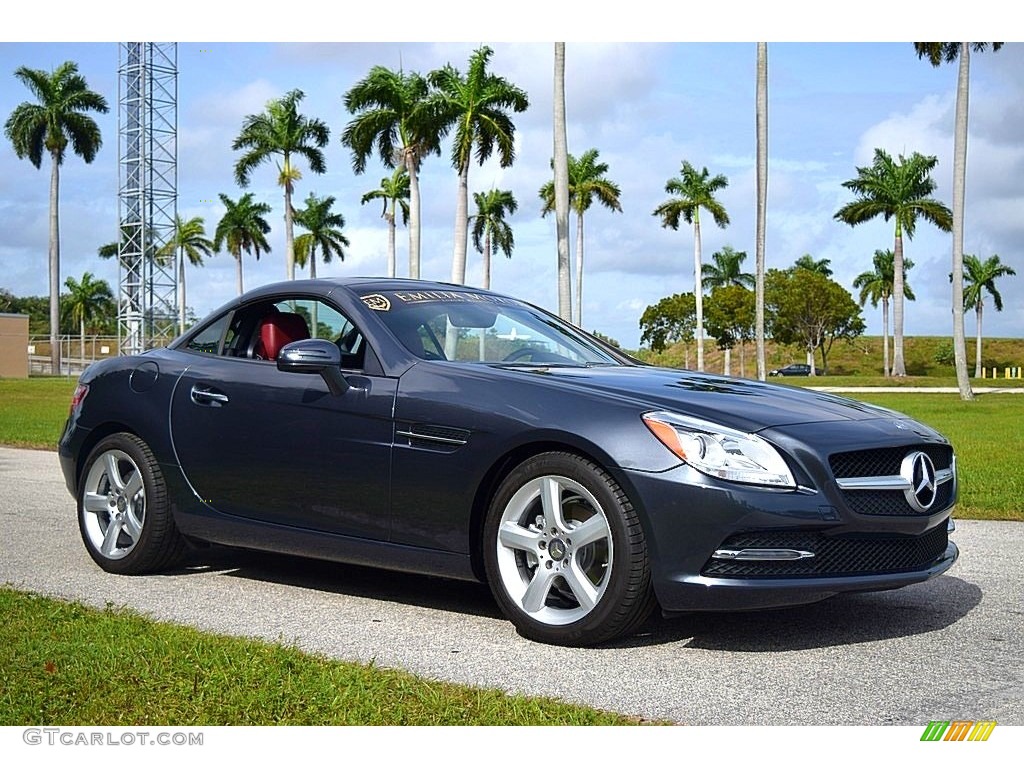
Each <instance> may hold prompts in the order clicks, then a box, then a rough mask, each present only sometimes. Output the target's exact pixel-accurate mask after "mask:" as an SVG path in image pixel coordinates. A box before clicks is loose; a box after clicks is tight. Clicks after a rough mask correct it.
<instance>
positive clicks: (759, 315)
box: [754, 43, 768, 381]
mask: <svg viewBox="0 0 1024 768" xmlns="http://www.w3.org/2000/svg"><path fill="white" fill-rule="evenodd" d="M754 112H755V117H754V122H755V123H756V129H757V142H756V143H757V150H756V154H757V223H756V225H755V235H754V241H755V242H754V284H755V285H754V337H755V339H756V346H757V378H758V379H759V380H761V381H764V380H765V379H766V378H767V376H768V366H767V365H766V363H765V354H764V270H765V265H764V248H765V223H766V218H767V206H768V43H758V44H757V96H756V97H755V106H754Z"/></svg>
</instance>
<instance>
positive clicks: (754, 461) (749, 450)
mask: <svg viewBox="0 0 1024 768" xmlns="http://www.w3.org/2000/svg"><path fill="white" fill-rule="evenodd" d="M643 420H644V424H646V425H647V428H648V429H649V430H651V432H652V433H653V434H654V436H655V437H656V438H658V440H659V441H660V442H661V443H662V444H663V445H664V446H665V447H666V448H668V449H669V450H670V451H672V453H674V454H675V455H676V456H678V457H679V458H680V459H682V460H683V461H685V462H686V463H687V464H689V465H690V466H691V467H693V468H694V469H697V470H700V471H701V472H703V473H704V474H707V475H711V476H712V477H720V478H722V479H723V480H732V481H733V482H737V483H750V484H752V485H770V486H773V487H777V488H795V487H796V481H795V480H794V479H793V475H792V473H791V472H790V471H789V467H788V466H787V464H786V461H785V460H784V459H783V458H782V456H780V455H779V452H778V451H776V450H775V449H774V448H773V447H772V446H771V445H769V444H768V443H767V442H766V441H765V440H762V439H761V438H760V437H758V436H757V435H749V434H747V433H745V432H738V431H736V430H734V429H729V428H728V427H723V426H721V425H719V424H713V423H712V422H710V421H702V420H700V419H694V418H691V417H689V416H681V415H680V414H678V413H670V412H668V411H655V412H653V413H645V414H644V415H643Z"/></svg>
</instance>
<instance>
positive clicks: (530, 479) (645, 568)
mask: <svg viewBox="0 0 1024 768" xmlns="http://www.w3.org/2000/svg"><path fill="white" fill-rule="evenodd" d="M484 547H485V549H484V564H485V567H486V570H487V578H488V581H489V583H490V586H491V591H492V592H493V593H494V597H495V599H496V600H497V601H498V603H499V605H500V606H501V607H502V609H503V610H504V612H505V614H506V615H507V616H508V617H509V619H510V620H511V621H512V623H513V624H515V626H516V628H517V629H518V630H519V631H520V633H521V634H523V635H524V636H526V637H528V638H530V639H533V640H539V641H541V642H546V643H554V644H557V645H593V644H596V643H601V642H606V641H608V640H611V639H614V638H616V637H619V636H621V635H623V634H626V633H628V632H631V631H633V630H634V629H635V628H636V627H637V626H638V625H639V624H640V623H641V622H642V621H643V620H644V619H646V618H647V616H648V615H649V614H650V611H651V609H652V608H653V606H654V596H653V591H652V589H651V579H650V566H649V564H648V558H647V547H646V543H645V540H644V535H643V530H642V529H641V527H640V523H639V521H638V519H637V515H636V511H635V510H634V509H633V506H632V504H631V503H630V501H629V499H628V498H627V497H626V494H625V493H624V492H623V491H622V489H621V488H620V487H619V485H618V484H617V483H616V482H615V481H614V480H613V479H612V477H611V476H610V475H609V474H608V473H607V472H605V471H604V470H603V469H601V468H600V467H599V466H597V465H596V464H594V463H593V462H590V461H587V460H586V459H583V458H581V457H579V456H575V455H573V454H568V453H545V454H540V455H538V456H535V457H533V458H530V459H528V460H527V461H525V462H523V463H522V464H520V465H519V466H518V467H517V468H516V469H515V470H513V471H512V473H511V474H509V476H508V477H507V478H505V480H504V482H502V484H501V486H500V487H499V489H498V492H497V493H496V494H495V497H494V499H493V501H492V503H491V507H490V510H489V513H488V517H487V521H486V523H485V526H484Z"/></svg>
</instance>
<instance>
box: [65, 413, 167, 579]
mask: <svg viewBox="0 0 1024 768" xmlns="http://www.w3.org/2000/svg"><path fill="white" fill-rule="evenodd" d="M78 525H79V529H80V530H81V533H82V541H83V542H84V543H85V548H86V550H87V551H88V552H89V555H90V557H92V559H93V560H95V561H96V563H97V564H98V565H99V566H100V567H101V568H102V569H103V570H105V571H109V572H111V573H125V574H140V573H151V572H153V571H159V570H162V569H166V568H168V567H170V566H171V565H173V564H174V563H175V562H176V561H177V560H178V559H179V558H180V556H181V554H182V552H183V551H184V548H185V543H184V539H183V538H182V537H181V534H180V533H178V529H177V528H176V527H175V525H174V520H173V518H172V517H171V512H170V504H169V502H168V497H167V486H166V484H165V483H164V478H163V473H162V472H161V470H160V465H159V464H158V463H157V461H156V458H155V457H154V456H153V452H152V451H151V450H150V449H149V446H148V445H146V443H144V442H143V441H142V440H140V439H139V438H138V437H136V436H135V435H132V434H128V433H126V432H119V433H117V434H114V435H110V436H109V437H106V438H104V439H103V440H101V441H100V442H99V443H97V444H96V447H95V448H93V450H92V452H91V453H90V454H89V458H88V459H87V460H86V462H85V467H84V469H83V470H82V479H81V482H80V483H79V488H78Z"/></svg>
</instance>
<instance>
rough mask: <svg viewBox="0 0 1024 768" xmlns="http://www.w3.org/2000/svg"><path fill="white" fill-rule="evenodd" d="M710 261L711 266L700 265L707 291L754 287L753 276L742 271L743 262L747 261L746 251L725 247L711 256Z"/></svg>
mask: <svg viewBox="0 0 1024 768" xmlns="http://www.w3.org/2000/svg"><path fill="white" fill-rule="evenodd" d="M711 260H712V261H713V262H714V263H713V264H704V265H702V269H703V277H704V285H706V286H707V287H708V288H709V289H712V290H714V289H715V288H724V287H725V286H727V285H738V286H740V287H741V288H753V287H754V276H753V275H752V274H750V273H749V272H744V271H743V262H744V261H746V260H747V253H746V251H737V250H734V249H733V247H732V246H731V245H727V246H725V247H724V248H722V250H720V251H716V252H715V253H713V254H711Z"/></svg>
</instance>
